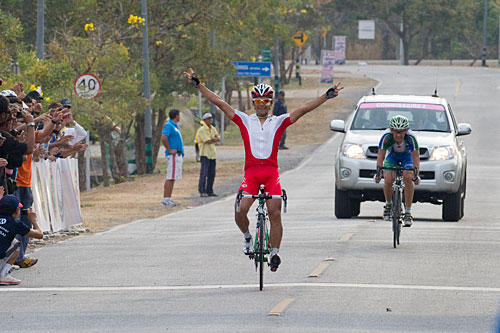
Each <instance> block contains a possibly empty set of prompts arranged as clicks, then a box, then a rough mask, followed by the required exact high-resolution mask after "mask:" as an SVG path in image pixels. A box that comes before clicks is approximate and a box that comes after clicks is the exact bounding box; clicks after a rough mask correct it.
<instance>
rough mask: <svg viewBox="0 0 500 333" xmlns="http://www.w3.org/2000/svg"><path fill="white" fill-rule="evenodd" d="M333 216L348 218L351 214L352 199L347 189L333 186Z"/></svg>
mask: <svg viewBox="0 0 500 333" xmlns="http://www.w3.org/2000/svg"><path fill="white" fill-rule="evenodd" d="M335 216H336V217H337V218H339V219H348V218H350V217H351V216H352V200H351V198H349V194H348V192H347V191H342V190H339V189H338V188H337V186H335Z"/></svg>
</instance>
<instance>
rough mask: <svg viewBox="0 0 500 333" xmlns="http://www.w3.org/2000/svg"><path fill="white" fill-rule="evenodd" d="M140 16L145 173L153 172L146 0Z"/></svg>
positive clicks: (143, 1) (143, 0) (143, 2)
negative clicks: (141, 20)
mask: <svg viewBox="0 0 500 333" xmlns="http://www.w3.org/2000/svg"><path fill="white" fill-rule="evenodd" d="M141 16H142V18H143V19H144V29H143V31H142V60H143V61H144V64H143V69H142V71H143V73H142V74H143V77H144V98H146V99H147V100H148V104H147V105H146V112H145V113H144V139H145V144H146V173H153V153H152V147H151V141H152V137H153V133H152V132H153V130H152V126H151V92H150V86H149V45H148V4H147V0H142V13H141Z"/></svg>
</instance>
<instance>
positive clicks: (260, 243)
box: [236, 185, 287, 290]
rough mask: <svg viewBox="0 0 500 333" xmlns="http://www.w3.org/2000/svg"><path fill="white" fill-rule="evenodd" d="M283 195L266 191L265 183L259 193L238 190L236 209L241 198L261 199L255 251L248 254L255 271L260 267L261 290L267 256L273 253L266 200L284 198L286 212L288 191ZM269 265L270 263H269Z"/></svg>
mask: <svg viewBox="0 0 500 333" xmlns="http://www.w3.org/2000/svg"><path fill="white" fill-rule="evenodd" d="M282 193H283V194H282V195H269V193H267V192H264V185H260V188H259V194H257V195H251V194H243V189H241V190H240V191H239V192H238V195H237V196H236V211H237V212H239V211H240V204H241V199H243V198H250V199H257V200H259V205H258V206H257V226H256V232H255V241H254V246H253V253H250V254H248V257H249V259H250V260H252V259H253V260H254V261H255V271H257V269H259V267H260V269H259V286H260V290H262V289H263V288H264V263H265V262H267V257H268V255H269V254H270V253H271V244H270V242H269V232H268V228H267V221H268V220H269V217H268V215H267V208H266V205H265V203H266V201H267V200H270V199H282V200H283V203H284V205H283V212H284V213H286V204H287V196H286V191H285V190H282ZM268 266H269V263H268Z"/></svg>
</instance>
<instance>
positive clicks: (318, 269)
mask: <svg viewBox="0 0 500 333" xmlns="http://www.w3.org/2000/svg"><path fill="white" fill-rule="evenodd" d="M327 267H328V263H327V262H322V263H320V264H319V265H318V266H316V268H315V269H314V270H313V271H312V272H311V274H309V277H310V278H313V277H314V278H317V277H319V275H320V274H321V273H323V271H324V270H325V269H326V268H327Z"/></svg>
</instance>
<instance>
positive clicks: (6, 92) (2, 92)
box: [0, 90, 17, 97]
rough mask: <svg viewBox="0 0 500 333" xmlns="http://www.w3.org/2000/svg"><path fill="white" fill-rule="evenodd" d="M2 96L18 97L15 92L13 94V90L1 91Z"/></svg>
mask: <svg viewBox="0 0 500 333" xmlns="http://www.w3.org/2000/svg"><path fill="white" fill-rule="evenodd" d="M0 95H2V96H5V97H17V94H16V93H15V92H13V91H12V90H3V91H0Z"/></svg>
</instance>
